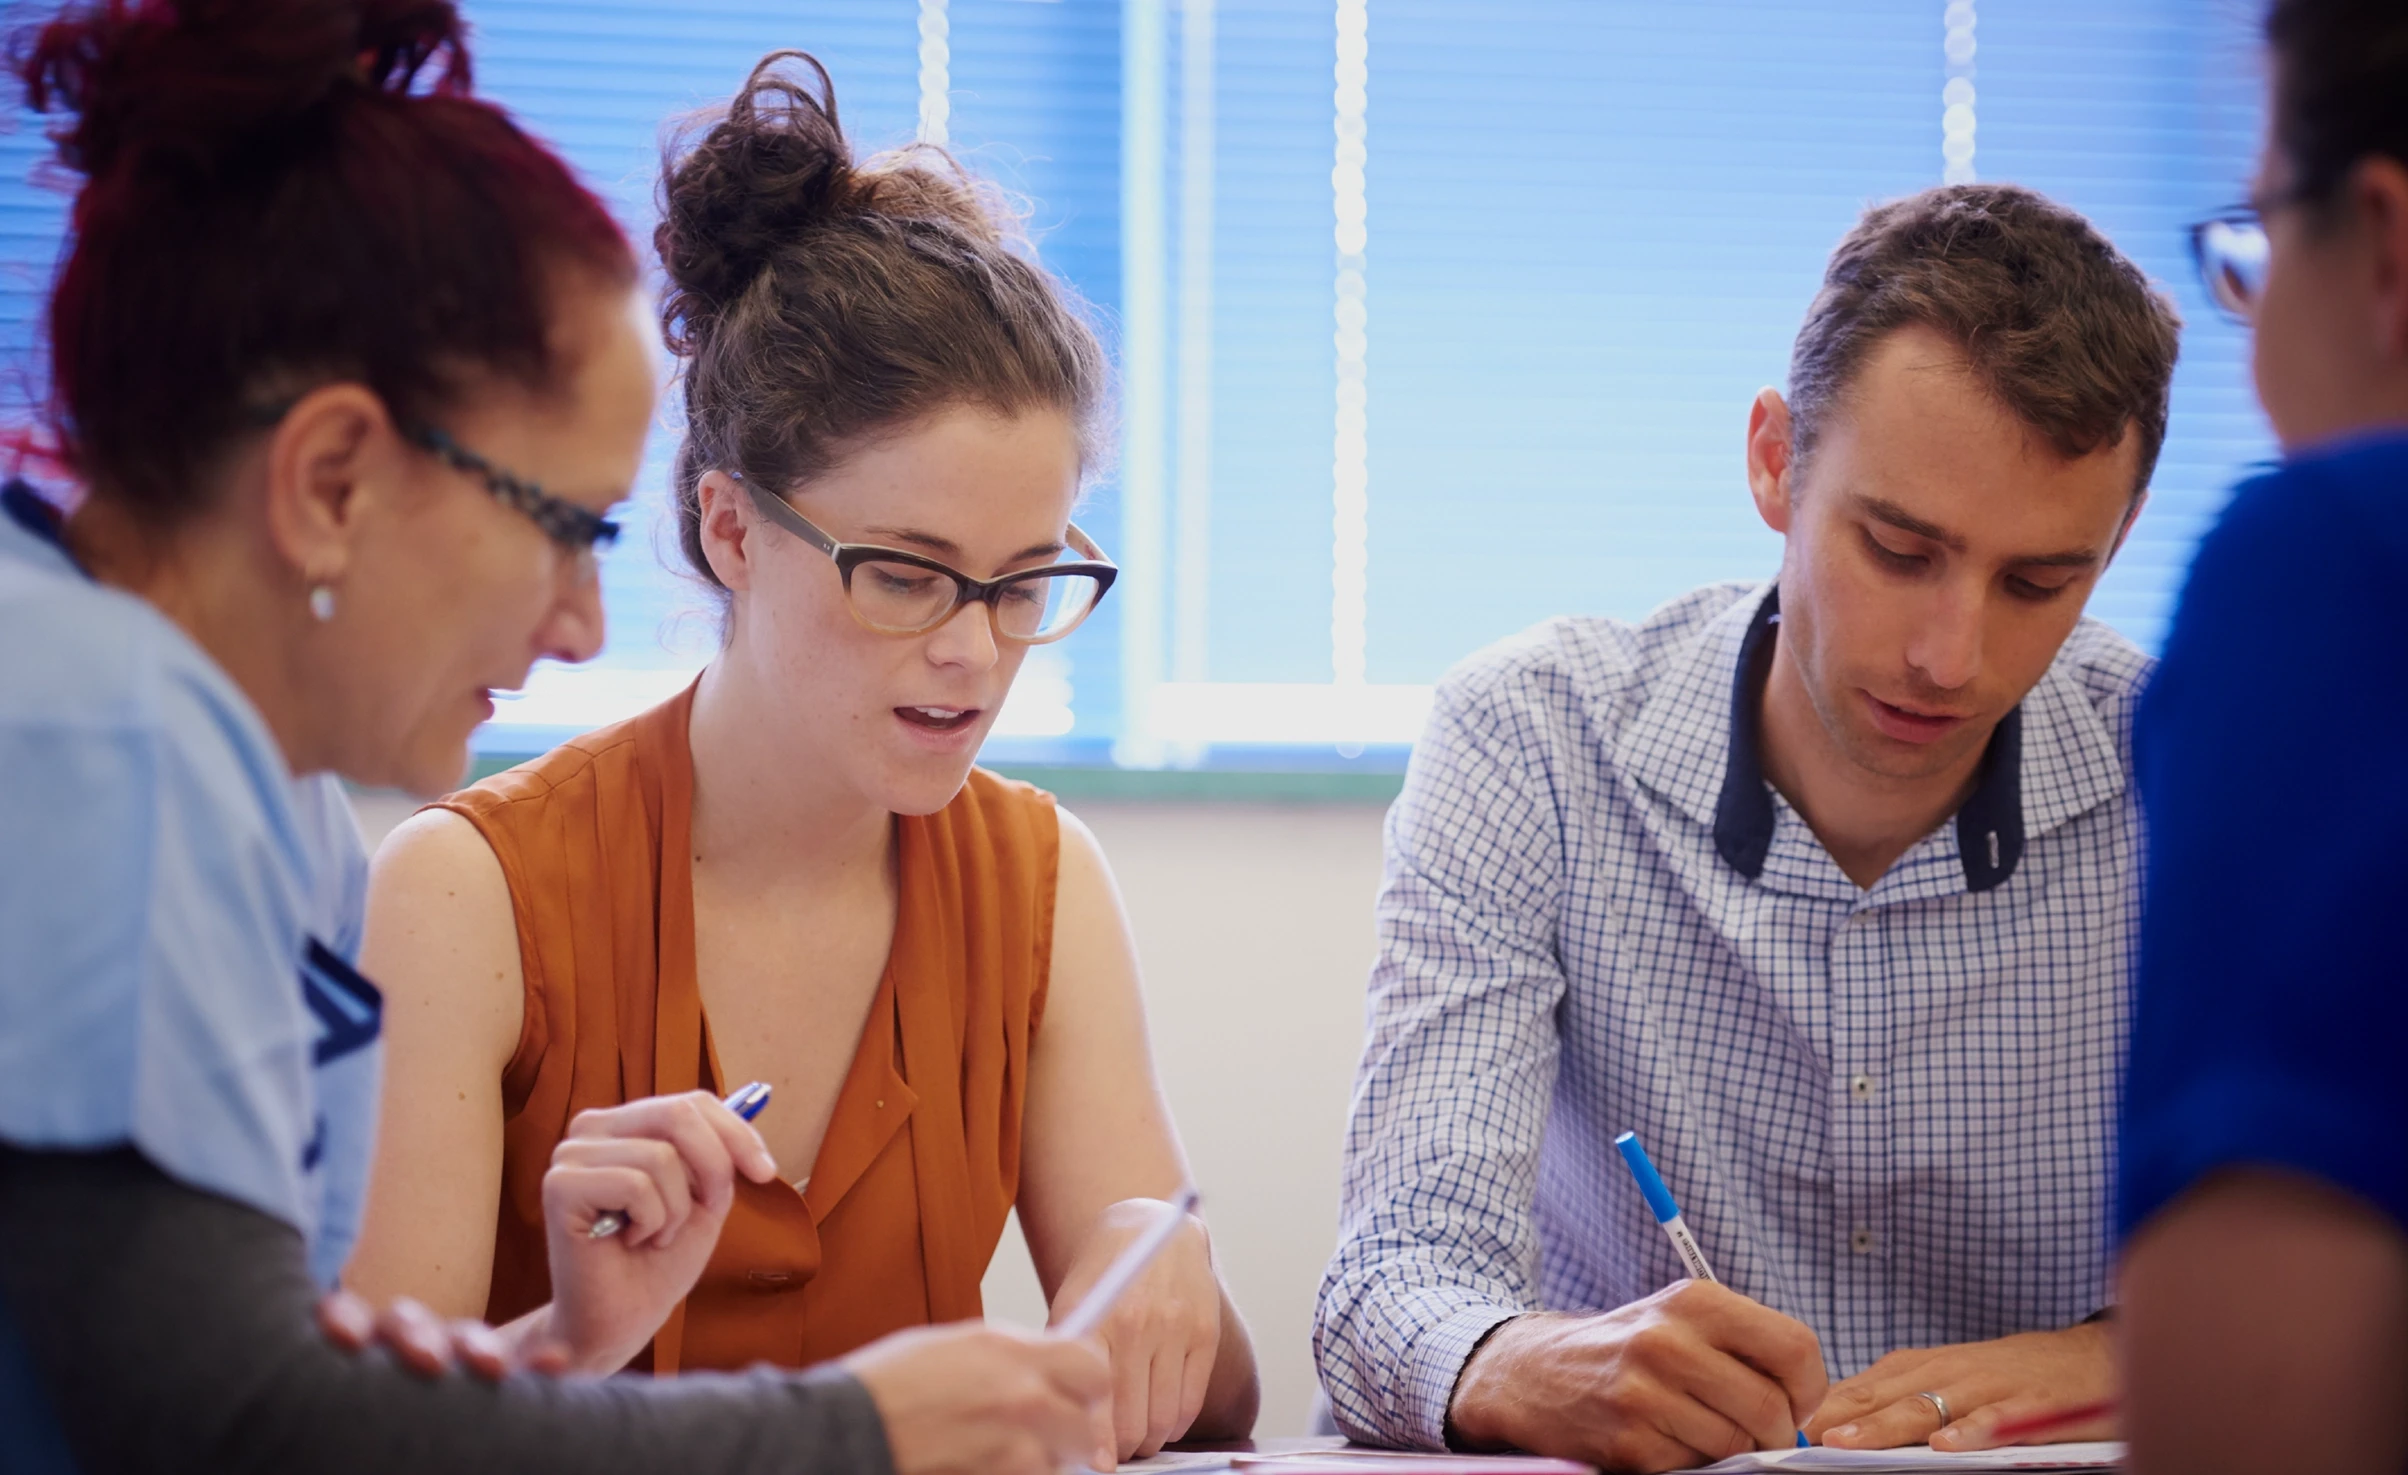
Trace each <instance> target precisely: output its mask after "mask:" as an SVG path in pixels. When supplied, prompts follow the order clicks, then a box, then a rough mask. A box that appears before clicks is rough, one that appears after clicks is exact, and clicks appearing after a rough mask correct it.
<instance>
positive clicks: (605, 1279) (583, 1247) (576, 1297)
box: [510, 1091, 778, 1373]
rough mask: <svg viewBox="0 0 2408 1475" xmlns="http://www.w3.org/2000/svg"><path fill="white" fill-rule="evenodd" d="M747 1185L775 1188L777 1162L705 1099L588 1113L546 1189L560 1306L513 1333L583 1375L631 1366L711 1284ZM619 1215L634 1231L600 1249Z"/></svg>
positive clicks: (576, 1124) (742, 1125)
mask: <svg viewBox="0 0 2408 1475" xmlns="http://www.w3.org/2000/svg"><path fill="white" fill-rule="evenodd" d="M737 1173H742V1174H743V1175H744V1176H745V1177H747V1178H750V1179H751V1180H752V1181H753V1182H755V1183H767V1182H769V1181H771V1180H772V1179H774V1178H776V1177H777V1173H778V1167H777V1160H776V1159H775V1158H772V1157H771V1156H770V1155H769V1149H768V1148H767V1147H766V1146H764V1145H762V1142H761V1136H760V1134H759V1133H758V1132H755V1131H754V1130H753V1129H752V1126H751V1124H750V1123H748V1122H746V1121H744V1120H743V1119H742V1118H741V1117H738V1116H737V1115H736V1114H735V1113H734V1112H732V1111H729V1110H728V1109H727V1108H726V1107H725V1106H722V1105H721V1104H720V1103H719V1102H718V1100H717V1099H716V1098H714V1097H712V1096H711V1095H710V1093H708V1092H706V1091H688V1092H685V1093H683V1094H681V1095H677V1096H653V1097H647V1098H646V1099H644V1100H642V1101H632V1102H629V1103H628V1104H627V1105H625V1106H614V1107H609V1108H607V1109H603V1110H598V1111H583V1112H579V1113H578V1114H577V1116H576V1119H575V1120H573V1121H572V1122H570V1123H569V1132H568V1135H567V1136H566V1137H564V1138H562V1139H561V1141H560V1145H559V1146H557V1147H555V1148H554V1149H552V1166H551V1168H550V1169H549V1170H547V1171H546V1172H545V1174H544V1179H543V1209H544V1214H543V1217H544V1230H545V1237H546V1239H547V1241H548V1243H549V1246H550V1253H551V1266H552V1302H551V1304H550V1305H549V1306H546V1307H544V1308H543V1309H542V1310H540V1311H537V1312H534V1313H531V1314H530V1315H529V1316H528V1317H525V1318H522V1319H521V1320H520V1321H519V1322H515V1323H513V1324H512V1326H511V1328H510V1330H511V1331H512V1332H513V1333H514V1334H516V1336H517V1337H518V1338H519V1339H521V1340H522V1341H524V1342H531V1343H533V1344H535V1345H536V1346H538V1347H541V1346H549V1347H550V1348H552V1349H556V1352H557V1355H558V1356H559V1357H560V1358H561V1359H562V1360H563V1361H564V1362H565V1363H566V1366H567V1367H568V1368H569V1369H570V1370H572V1371H575V1372H588V1373H610V1372H616V1371H618V1370H619V1369H620V1368H622V1367H624V1366H626V1364H627V1360H628V1359H629V1358H631V1357H633V1356H635V1355H636V1353H638V1352H640V1351H642V1350H643V1347H644V1344H645V1343H646V1342H648V1341H650V1340H652V1334H653V1333H654V1332H656V1331H658V1330H660V1325H661V1323H662V1322H663V1321H665V1320H667V1319H668V1316H669V1313H670V1312H671V1311H672V1310H674V1309H675V1308H676V1306H677V1303H678V1302H679V1301H681V1300H683V1299H685V1295H686V1293H687V1292H688V1291H690V1290H692V1289H693V1288H694V1282H695V1281H696V1280H697V1279H698V1278H700V1276H701V1275H702V1268H703V1266H704V1264H705V1263H706V1262H708V1261H709V1259H710V1258H711V1250H712V1249H713V1248H714V1247H715V1246H716V1245H717V1244H718V1243H719V1226H720V1225H721V1223H723V1222H724V1221H725V1220H726V1218H727V1211H728V1209H729V1207H730V1206H731V1205H733V1204H734V1203H735V1200H736V1182H735V1175H736V1174H737ZM611 1212H616V1213H620V1214H624V1215H626V1216H627V1227H626V1228H625V1229H622V1230H620V1231H619V1232H618V1233H617V1234H614V1235H610V1236H607V1237H605V1238H602V1239H596V1238H594V1237H593V1235H592V1233H591V1231H592V1229H593V1226H594V1221H595V1220H597V1219H599V1218H600V1217H601V1216H602V1215H603V1214H605V1213H611Z"/></svg>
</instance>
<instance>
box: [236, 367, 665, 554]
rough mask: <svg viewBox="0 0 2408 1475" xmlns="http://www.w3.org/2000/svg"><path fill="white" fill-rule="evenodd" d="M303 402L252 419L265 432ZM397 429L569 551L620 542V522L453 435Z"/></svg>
mask: <svg viewBox="0 0 2408 1475" xmlns="http://www.w3.org/2000/svg"><path fill="white" fill-rule="evenodd" d="M298 403H299V401H298V400H280V401H278V402H277V403H275V404H270V405H254V406H252V407H251V409H250V410H249V411H248V414H249V416H250V419H251V421H252V423H253V424H255V425H257V426H259V427H260V428H261V429H263V430H264V429H267V428H268V427H270V426H272V425H274V424H276V422H278V421H279V420H282V419H283V418H284V417H285V416H286V415H288V414H290V413H291V412H292V408H293V406H294V405H295V404H298ZM395 428H396V429H397V430H399V431H400V432H401V438H402V439H403V440H406V441H408V442H409V443H410V444H412V445H414V446H416V447H418V448H419V449H420V450H422V451H425V452H427V453H429V454H430V455H432V456H434V457H435V458H436V459H437V460H439V461H441V462H442V463H443V464H444V465H446V466H449V467H450V468H451V469H452V470H454V471H458V472H462V473H464V474H466V475H469V476H473V477H475V478H476V479H477V480H478V481H480V482H483V483H484V484H485V490H486V491H487V492H489V493H491V494H492V496H493V499H494V500H495V501H497V502H499V503H501V504H502V505H503V506H505V507H508V508H510V509H511V510H512V511H514V512H517V513H520V514H522V515H524V516H525V517H526V518H527V520H528V521H530V522H532V523H534V524H535V525H536V526H537V527H538V528H541V529H542V530H543V534H544V536H545V537H547V538H550V539H551V540H552V541H553V542H554V543H557V544H559V545H560V547H561V549H562V550H563V551H564V552H567V553H570V554H574V555H577V556H579V557H583V556H585V555H587V554H590V553H593V552H595V551H596V550H598V549H602V548H608V547H609V546H610V545H611V544H613V543H616V542H617V541H619V525H618V524H617V523H615V522H613V521H611V520H610V519H609V518H607V517H604V516H602V515H601V514H600V513H597V512H592V511H589V510H587V509H586V508H583V507H580V506H578V505H577V504H576V503H574V502H571V501H568V500H567V499H565V498H562V497H555V496H553V495H552V494H551V493H550V492H547V491H545V490H544V489H543V488H542V487H540V486H538V485H536V484H535V483H534V482H531V481H529V480H527V479H526V478H525V477H523V476H517V475H513V474H512V473H510V472H507V471H504V470H503V469H502V468H500V467H499V466H496V465H494V464H493V463H492V462H491V461H488V460H486V459H485V458H484V457H483V456H480V455H478V454H477V453H476V452H474V451H472V450H470V449H468V447H466V446H464V445H462V444H460V443H459V442H458V441H456V440H453V439H452V438H451V436H450V434H449V433H447V432H445V431H442V430H438V429H436V428H435V427H434V426H432V425H427V424H422V423H419V422H416V421H405V422H401V423H399V424H397V425H396V426H395Z"/></svg>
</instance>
